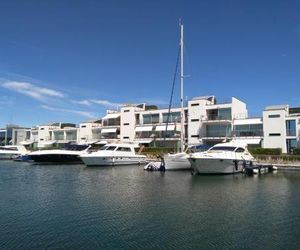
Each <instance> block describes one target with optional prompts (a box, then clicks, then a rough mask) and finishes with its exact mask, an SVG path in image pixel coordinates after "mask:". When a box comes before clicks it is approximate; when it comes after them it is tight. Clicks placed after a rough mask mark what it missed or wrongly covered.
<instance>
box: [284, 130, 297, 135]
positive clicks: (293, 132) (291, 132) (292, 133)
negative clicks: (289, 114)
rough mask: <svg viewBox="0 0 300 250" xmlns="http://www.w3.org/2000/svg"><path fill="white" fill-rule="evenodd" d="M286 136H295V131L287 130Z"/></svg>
mask: <svg viewBox="0 0 300 250" xmlns="http://www.w3.org/2000/svg"><path fill="white" fill-rule="evenodd" d="M286 136H296V130H295V129H287V130H286Z"/></svg>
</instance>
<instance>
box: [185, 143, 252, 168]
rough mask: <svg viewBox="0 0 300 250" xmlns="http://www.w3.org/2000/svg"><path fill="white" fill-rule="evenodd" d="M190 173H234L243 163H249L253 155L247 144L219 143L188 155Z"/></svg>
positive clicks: (243, 165) (242, 166)
mask: <svg viewBox="0 0 300 250" xmlns="http://www.w3.org/2000/svg"><path fill="white" fill-rule="evenodd" d="M189 161H190V163H191V170H192V173H196V174H234V173H239V172H241V171H242V170H243V168H244V167H245V164H251V163H253V161H254V157H253V156H252V155H251V154H250V153H249V151H248V150H247V146H246V145H243V144H241V143H238V142H234V141H231V142H228V143H219V144H216V145H214V146H213V147H211V148H210V149H209V150H208V151H205V152H197V153H193V154H191V155H190V157H189Z"/></svg>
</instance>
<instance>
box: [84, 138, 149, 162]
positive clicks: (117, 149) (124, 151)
mask: <svg viewBox="0 0 300 250" xmlns="http://www.w3.org/2000/svg"><path fill="white" fill-rule="evenodd" d="M80 157H81V159H82V161H83V163H84V164H85V165H87V166H117V165H130V164H142V163H146V156H145V155H139V154H136V153H135V150H134V145H133V144H126V143H123V144H106V145H105V146H104V147H103V148H101V149H100V150H98V151H96V152H88V153H87V154H82V155H81V156H80Z"/></svg>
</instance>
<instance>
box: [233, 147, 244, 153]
mask: <svg viewBox="0 0 300 250" xmlns="http://www.w3.org/2000/svg"><path fill="white" fill-rule="evenodd" d="M235 152H237V153H243V152H245V149H243V148H237V150H235Z"/></svg>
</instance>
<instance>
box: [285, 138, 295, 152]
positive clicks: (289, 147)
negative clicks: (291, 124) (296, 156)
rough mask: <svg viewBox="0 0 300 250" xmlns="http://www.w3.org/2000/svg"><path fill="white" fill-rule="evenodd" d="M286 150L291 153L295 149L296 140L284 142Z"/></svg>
mask: <svg viewBox="0 0 300 250" xmlns="http://www.w3.org/2000/svg"><path fill="white" fill-rule="evenodd" d="M286 148H287V151H288V153H292V152H293V150H294V149H295V148H297V140H296V139H287V140H286Z"/></svg>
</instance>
